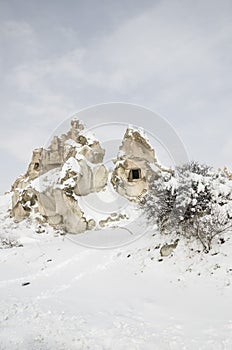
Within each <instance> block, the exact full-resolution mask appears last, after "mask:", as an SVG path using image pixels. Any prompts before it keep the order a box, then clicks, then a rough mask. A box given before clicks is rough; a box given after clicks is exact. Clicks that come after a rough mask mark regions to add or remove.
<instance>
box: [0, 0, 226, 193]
mask: <svg viewBox="0 0 232 350" xmlns="http://www.w3.org/2000/svg"><path fill="white" fill-rule="evenodd" d="M0 22H1V23H0V45H1V46H0V73H1V79H0V105H1V113H0V115H1V117H0V118H1V128H0V164H1V172H0V192H4V191H5V190H8V189H9V187H10V184H11V183H12V182H13V180H14V179H15V178H16V177H17V176H18V175H19V174H20V173H23V172H24V171H25V170H26V167H27V163H28V161H29V159H30V157H31V151H32V149H33V148H35V147H38V146H40V145H43V144H44V143H45V142H46V141H47V139H48V138H49V136H50V135H51V133H52V132H53V130H54V129H55V128H56V127H57V125H58V124H59V123H61V122H62V121H63V120H64V119H66V118H67V117H69V116H71V115H72V114H74V113H75V112H77V111H78V110H79V109H81V108H84V107H88V106H90V105H92V104H99V103H102V102H110V101H124V102H130V103H135V104H139V105H144V106H146V107H148V108H150V109H152V110H154V111H156V112H158V113H160V114H162V115H164V116H165V118H166V119H167V120H168V121H169V122H170V123H171V124H172V126H173V127H174V128H175V130H176V132H177V133H178V135H179V136H180V137H181V139H182V141H183V142H184V144H185V146H186V148H187V151H188V153H189V155H190V158H191V159H197V160H199V161H201V162H207V163H209V164H212V165H214V166H215V167H222V166H224V165H225V164H226V165H228V167H229V169H230V170H232V137H231V134H232V130H231V129H232V1H231V0H228V1H227V0H219V1H217V0H206V1H204V0H200V1H198V0H194V1H191V0H185V1H184V0H183V1H180V0H169V1H165V0H160V1H158V0H157V1H156V0H153V1H146V0H143V1H141V0H134V1H127V0H117V1H113V0H105V1H104V0H103V1H101V0H98V1H97V0H92V1H89V0H83V1H78V0H66V1H59V0H56V1H55V0H54V1H51V0H50V1H49V0H46V1H45V0H40V1H37V0H27V1H26V0H20V1H19V0H15V1H12V0H6V1H4V0H0ZM115 121H116V120H115ZM137 123H138V121H137ZM141 125H142V120H141Z"/></svg>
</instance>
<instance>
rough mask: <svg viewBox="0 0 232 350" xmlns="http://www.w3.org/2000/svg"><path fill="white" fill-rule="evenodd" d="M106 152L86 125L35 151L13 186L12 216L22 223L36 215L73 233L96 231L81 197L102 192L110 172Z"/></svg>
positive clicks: (77, 125) (77, 124)
mask: <svg viewBox="0 0 232 350" xmlns="http://www.w3.org/2000/svg"><path fill="white" fill-rule="evenodd" d="M104 154H105V151H104V149H103V148H102V147H101V145H100V143H99V141H98V140H96V139H95V138H93V136H92V135H89V134H87V135H84V127H83V124H82V123H80V122H79V121H78V120H73V121H72V122H71V129H70V130H69V131H68V132H67V134H63V135H62V136H61V137H58V136H55V137H54V138H53V140H52V141H51V144H50V146H49V147H48V148H47V149H44V148H39V149H36V150H34V151H33V155H32V160H31V162H30V164H29V167H28V170H27V172H26V174H25V175H22V176H20V177H19V178H18V179H17V180H16V181H15V183H14V184H13V186H12V192H13V196H12V210H11V215H12V216H13V217H14V219H15V221H21V220H23V219H24V218H26V217H28V216H30V215H31V214H33V215H34V216H35V217H36V218H37V220H40V221H41V222H47V223H49V224H50V225H53V226H54V227H61V228H63V229H64V230H65V231H67V232H70V233H79V232H83V231H85V230H86V229H89V228H93V227H94V221H93V220H89V221H88V220H86V219H85V216H84V213H83V212H82V210H81V209H80V207H79V205H78V196H85V195H87V194H89V193H92V192H98V191H101V190H102V189H103V188H104V187H105V186H106V183H107V180H108V171H107V169H106V168H105V166H104V165H103V164H102V161H103V158H104Z"/></svg>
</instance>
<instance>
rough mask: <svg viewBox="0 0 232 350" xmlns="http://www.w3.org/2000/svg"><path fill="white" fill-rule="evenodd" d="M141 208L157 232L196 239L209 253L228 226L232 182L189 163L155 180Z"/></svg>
mask: <svg viewBox="0 0 232 350" xmlns="http://www.w3.org/2000/svg"><path fill="white" fill-rule="evenodd" d="M142 208H143V210H144V213H145V215H146V217H147V219H148V220H150V221H153V222H155V223H157V224H158V227H159V230H160V232H162V233H172V232H176V233H178V234H181V235H184V236H185V237H196V238H197V239H199V240H200V241H201V243H202V244H203V247H204V249H205V250H206V251H208V250H209V249H210V248H211V244H212V240H213V238H214V237H216V236H218V235H219V234H220V233H222V232H224V231H225V230H226V229H228V228H229V227H230V226H231V223H232V220H231V218H232V181H231V180H229V179H228V177H227V175H226V174H225V172H223V171H218V172H215V171H214V170H213V169H212V168H211V167H209V166H207V165H201V164H199V163H197V162H190V163H188V164H184V165H182V166H179V167H177V168H176V169H175V172H174V173H172V174H171V173H161V174H160V176H159V178H158V179H157V178H154V179H153V180H152V181H151V184H150V190H149V192H148V194H147V195H146V197H145V198H144V200H143V203H142Z"/></svg>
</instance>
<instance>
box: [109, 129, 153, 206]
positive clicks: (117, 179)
mask: <svg viewBox="0 0 232 350" xmlns="http://www.w3.org/2000/svg"><path fill="white" fill-rule="evenodd" d="M156 164H158V163H157V160H156V158H155V152H154V149H153V148H152V147H151V145H150V143H149V141H148V140H147V139H146V136H145V135H144V134H143V132H142V131H141V130H135V129H132V128H128V129H127V130H126V133H125V135H124V138H123V141H122V145H121V146H120V148H119V154H118V157H117V159H116V160H115V169H114V171H113V173H112V177H111V182H112V184H113V186H114V188H115V190H116V191H117V192H118V193H119V194H121V195H122V196H125V197H126V198H128V199H129V200H132V201H139V200H140V199H141V198H142V197H143V196H144V195H145V194H146V192H147V190H148V185H149V180H150V177H151V175H152V174H154V171H153V170H152V167H151V166H152V165H156ZM157 171H158V169H157Z"/></svg>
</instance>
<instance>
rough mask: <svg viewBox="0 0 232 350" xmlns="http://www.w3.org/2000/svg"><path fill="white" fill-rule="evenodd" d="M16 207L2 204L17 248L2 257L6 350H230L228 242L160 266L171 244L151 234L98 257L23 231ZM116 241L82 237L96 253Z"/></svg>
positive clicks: (1, 219) (180, 250) (110, 232)
mask: <svg viewBox="0 0 232 350" xmlns="http://www.w3.org/2000/svg"><path fill="white" fill-rule="evenodd" d="M9 199H10V198H9V196H8V197H7V196H4V197H0V238H1V240H2V241H3V240H5V241H6V240H7V239H8V241H10V240H12V239H13V240H14V244H16V242H17V243H18V247H12V248H8V249H0V296H1V303H0V349H1V350H6V349H7V350H15V349H20V350H21V349H23V350H38V349H41V350H53V349H54V350H55V349H56V350H61V349H64V350H67V349H70V350H74V349H75V350H79V349H80V350H85V349H91V350H98V349H99V350H103V349H104V350H125V349H126V350H175V349H178V350H181V349H191V350H196V349H201V350H208V349H209V350H214V349H215V350H220V349H223V350H225V349H226V350H227V349H228V350H229V349H232V302H231V292H232V254H231V253H232V242H231V240H230V239H229V238H230V237H229V236H228V237H225V240H226V243H224V244H219V243H217V244H216V245H215V248H214V250H213V251H212V252H210V253H209V254H207V255H206V254H204V253H201V252H197V249H198V248H199V247H198V246H197V245H194V244H191V243H189V244H188V245H187V244H186V242H180V243H179V245H178V246H177V248H176V250H175V251H174V254H173V255H172V256H169V257H166V258H163V259H161V257H160V253H159V249H160V245H161V244H163V243H164V242H168V243H169V242H171V237H168V236H167V237H160V236H159V234H158V233H157V232H156V231H155V230H154V229H153V228H150V230H149V231H148V232H147V233H146V234H145V235H143V236H142V237H141V238H140V239H138V240H136V241H134V242H133V243H132V244H130V245H124V246H122V247H120V248H117V249H91V248H87V247H84V246H82V245H80V244H77V243H78V242H79V241H78V240H75V237H73V236H70V235H65V236H62V235H59V234H58V233H57V232H55V231H53V230H52V229H51V228H48V227H47V228H46V229H45V232H43V233H40V234H38V233H36V226H35V225H34V224H33V223H31V222H30V221H24V222H22V223H20V224H18V225H16V224H15V223H13V222H12V220H11V219H10V218H9V217H8V213H7V208H8V205H9ZM140 220H141V223H140V225H141V226H140V227H141V230H142V229H143V227H144V222H142V219H141V218H140ZM134 229H135V231H136V230H138V223H137V224H136V227H134ZM132 230H133V227H132ZM116 234H117V229H115V228H107V229H105V230H102V231H93V232H88V234H82V235H81V236H79V237H81V243H82V244H83V245H91V242H94V241H98V240H99V239H102V237H106V236H107V237H108V239H109V240H110V239H111V237H112V239H115V235H116ZM120 234H122V232H120ZM124 234H128V232H126V231H124ZM173 239H174V238H173ZM20 245H23V246H20ZM0 247H1V248H7V245H6V244H2V245H1V246H0ZM191 249H192V250H191ZM27 282H30V284H28V285H23V284H24V283H27Z"/></svg>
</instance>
